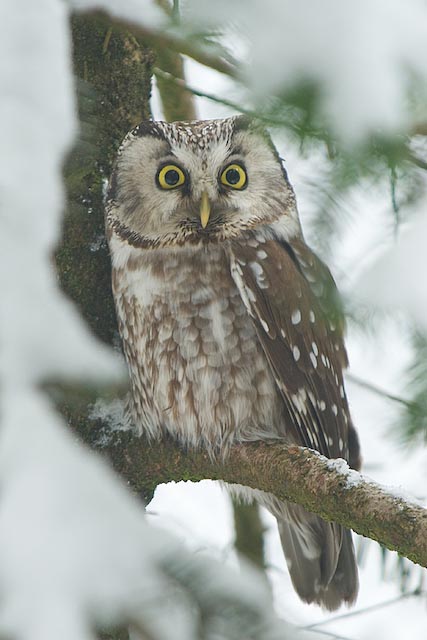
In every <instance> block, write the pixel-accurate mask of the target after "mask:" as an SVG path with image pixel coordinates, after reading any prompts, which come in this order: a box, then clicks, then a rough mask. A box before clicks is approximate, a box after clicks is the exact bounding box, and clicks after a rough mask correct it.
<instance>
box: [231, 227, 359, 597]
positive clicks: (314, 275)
mask: <svg viewBox="0 0 427 640" xmlns="http://www.w3.org/2000/svg"><path fill="white" fill-rule="evenodd" d="M231 271H232V276H233V279H234V281H235V283H236V285H237V288H238V289H239V292H240V295H241V297H242V300H243V301H244V303H245V305H246V308H247V310H248V312H249V314H250V316H251V317H252V320H253V322H254V324H255V327H256V330H257V335H258V338H259V340H260V343H261V345H262V347H263V350H264V353H265V354H266V357H267V360H268V362H269V364H270V367H271V371H272V373H273V375H274V378H275V381H276V384H277V387H278V389H279V391H280V394H281V397H282V399H283V402H284V409H285V410H284V415H285V420H284V425H283V436H284V437H286V438H288V440H290V441H292V442H295V443H297V444H302V445H305V446H307V447H310V448H313V449H317V451H320V453H322V454H324V455H326V456H328V457H331V458H336V457H343V458H346V459H347V460H349V461H350V464H352V465H353V466H355V467H356V468H358V467H359V464H360V461H359V445H358V439H357V435H356V432H355V431H354V428H353V427H352V424H351V419H350V414H349V409H348V404H347V399H346V396H345V391H344V386H343V369H344V368H345V367H346V366H347V356H346V352H345V348H344V343H343V321H342V317H340V314H339V313H338V314H337V313H336V306H335V304H334V300H333V299H334V297H335V296H336V287H335V283H334V281H333V279H332V276H331V274H330V272H329V270H328V269H327V267H326V266H325V265H324V264H323V263H322V262H321V261H320V260H319V259H318V258H317V257H316V256H315V255H314V254H313V253H312V251H311V250H310V249H309V248H308V247H307V246H306V245H305V244H304V243H303V242H302V241H298V240H295V241H294V242H292V243H286V242H283V241H279V240H267V241H264V242H259V241H257V239H256V238H255V237H252V238H249V239H248V242H245V243H243V242H235V243H234V244H233V246H232V249H231ZM349 444H350V447H351V449H349ZM273 512H274V515H275V516H276V518H277V520H278V525H279V533H280V538H281V541H282V546H283V550H284V552H285V556H286V559H287V562H288V565H289V571H290V576H291V579H292V582H293V585H294V587H295V589H296V591H297V592H298V594H299V595H300V597H301V598H302V599H303V600H305V601H306V602H317V603H319V604H321V605H322V606H324V607H326V608H328V609H331V610H333V609H336V608H337V607H338V606H339V605H340V604H341V603H342V602H343V601H346V602H348V603H351V602H353V601H354V599H355V598H356V595H357V590H358V579H357V569H356V564H355V558H354V550H353V544H352V541H351V533H350V532H349V531H347V530H345V529H343V528H342V527H340V526H339V525H337V524H335V523H330V522H325V521H324V520H322V519H320V518H319V517H318V516H315V515H313V514H311V513H309V512H308V511H306V510H305V509H304V508H303V507H301V506H299V505H296V504H291V503H278V504H277V508H276V509H273Z"/></svg>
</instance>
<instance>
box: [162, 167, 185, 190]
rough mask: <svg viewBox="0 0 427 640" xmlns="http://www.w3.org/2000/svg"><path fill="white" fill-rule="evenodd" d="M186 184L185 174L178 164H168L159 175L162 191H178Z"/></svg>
mask: <svg viewBox="0 0 427 640" xmlns="http://www.w3.org/2000/svg"><path fill="white" fill-rule="evenodd" d="M184 182H185V174H184V172H183V170H182V169H180V168H179V167H177V166H176V164H167V165H166V166H164V167H162V168H161V169H160V171H159V173H158V174H157V183H158V185H159V187H161V188H162V189H176V187H180V186H181V185H183V184H184Z"/></svg>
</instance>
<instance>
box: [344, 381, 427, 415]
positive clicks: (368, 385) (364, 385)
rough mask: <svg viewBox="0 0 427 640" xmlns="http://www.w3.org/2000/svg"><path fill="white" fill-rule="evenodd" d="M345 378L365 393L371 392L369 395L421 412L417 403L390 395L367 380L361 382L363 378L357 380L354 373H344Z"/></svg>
mask: <svg viewBox="0 0 427 640" xmlns="http://www.w3.org/2000/svg"><path fill="white" fill-rule="evenodd" d="M345 377H346V379H347V380H350V381H351V382H354V384H357V386H358V387H362V388H363V389H366V390H367V391H371V393H375V394H377V395H379V396H382V397H383V398H387V400H392V401H393V402H399V403H400V404H403V405H404V406H405V407H408V408H409V409H416V410H418V411H421V407H420V405H419V404H418V403H416V402H413V401H412V400H407V399H406V398H402V397H401V396H397V395H395V394H393V393H390V392H389V391H386V390H385V389H382V388H381V387H379V386H377V385H376V384H374V383H372V382H368V381H367V380H363V378H359V376H356V375H354V373H346V374H345Z"/></svg>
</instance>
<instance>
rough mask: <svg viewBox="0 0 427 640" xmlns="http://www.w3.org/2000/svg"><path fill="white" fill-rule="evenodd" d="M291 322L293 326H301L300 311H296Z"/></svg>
mask: <svg viewBox="0 0 427 640" xmlns="http://www.w3.org/2000/svg"><path fill="white" fill-rule="evenodd" d="M291 322H292V324H299V323H300V322H301V311H300V310H299V309H295V311H293V312H292V316H291Z"/></svg>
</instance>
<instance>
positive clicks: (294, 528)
mask: <svg viewBox="0 0 427 640" xmlns="http://www.w3.org/2000/svg"><path fill="white" fill-rule="evenodd" d="M280 511H281V513H280V515H278V514H277V512H276V513H275V514H274V515H275V516H276V518H277V522H278V525H279V533H280V539H281V542H282V547H283V551H284V553H285V557H286V561H287V564H288V568H289V573H290V576H291V580H292V584H293V585H294V588H295V590H296V592H297V593H298V595H299V596H300V598H301V599H302V600H304V601H305V602H309V603H311V602H315V603H317V604H319V605H321V606H322V607H324V608H325V609H329V610H330V611H333V610H334V609H338V607H339V606H340V605H341V604H343V603H346V604H348V605H350V604H351V603H353V602H354V601H355V599H356V596H357V592H358V588H359V579H358V572H357V565H356V559H355V555H354V547H353V541H352V538H351V532H350V531H348V530H347V529H343V527H341V526H339V525H337V524H334V523H330V522H325V521H324V520H322V519H321V518H318V517H317V516H315V515H313V514H311V513H309V512H308V511H306V510H305V509H304V508H303V507H300V506H298V505H296V504H290V503H282V504H281V510H280Z"/></svg>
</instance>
